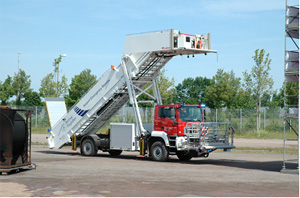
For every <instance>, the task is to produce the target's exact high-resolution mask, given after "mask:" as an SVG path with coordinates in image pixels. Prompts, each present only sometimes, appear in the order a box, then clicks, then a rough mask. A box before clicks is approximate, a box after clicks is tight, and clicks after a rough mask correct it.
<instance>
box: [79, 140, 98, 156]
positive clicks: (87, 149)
mask: <svg viewBox="0 0 300 198" xmlns="http://www.w3.org/2000/svg"><path fill="white" fill-rule="evenodd" d="M97 151H98V149H97V148H96V145H95V143H94V141H93V140H92V139H90V138H87V139H85V140H83V142H82V144H81V145H80V152H81V154H82V155H84V156H94V155H96V154H97Z"/></svg>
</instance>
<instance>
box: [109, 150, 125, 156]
mask: <svg viewBox="0 0 300 198" xmlns="http://www.w3.org/2000/svg"><path fill="white" fill-rule="evenodd" d="M108 153H109V154H110V155H111V156H119V155H121V153H122V150H109V151H108Z"/></svg>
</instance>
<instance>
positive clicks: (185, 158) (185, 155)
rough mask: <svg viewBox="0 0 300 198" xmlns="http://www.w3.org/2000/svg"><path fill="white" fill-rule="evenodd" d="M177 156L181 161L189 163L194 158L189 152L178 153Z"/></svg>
mask: <svg viewBox="0 0 300 198" xmlns="http://www.w3.org/2000/svg"><path fill="white" fill-rule="evenodd" d="M176 155H177V157H178V158H179V160H180V161H189V160H190V159H192V157H193V156H192V155H191V153H190V152H187V151H179V152H177V153H176Z"/></svg>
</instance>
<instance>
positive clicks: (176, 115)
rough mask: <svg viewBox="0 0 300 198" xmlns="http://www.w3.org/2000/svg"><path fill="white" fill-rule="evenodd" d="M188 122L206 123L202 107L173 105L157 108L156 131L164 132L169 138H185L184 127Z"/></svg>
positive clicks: (155, 117) (155, 115)
mask: <svg viewBox="0 0 300 198" xmlns="http://www.w3.org/2000/svg"><path fill="white" fill-rule="evenodd" d="M188 122H189V123H190V122H195V123H203V122H204V111H203V109H202V107H201V105H180V104H174V105H173V104H172V105H158V106H156V107H155V114H154V131H164V132H166V133H167V134H168V135H169V136H185V134H184V127H185V126H186V124H187V123H188Z"/></svg>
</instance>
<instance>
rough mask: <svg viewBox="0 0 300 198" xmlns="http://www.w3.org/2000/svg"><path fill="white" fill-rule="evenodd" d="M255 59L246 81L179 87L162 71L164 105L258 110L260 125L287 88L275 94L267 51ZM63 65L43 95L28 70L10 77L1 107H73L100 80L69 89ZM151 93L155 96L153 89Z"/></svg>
mask: <svg viewBox="0 0 300 198" xmlns="http://www.w3.org/2000/svg"><path fill="white" fill-rule="evenodd" d="M252 58H253V60H254V66H253V67H252V69H251V71H249V72H248V71H247V70H246V71H244V72H243V79H242V78H239V77H236V76H235V73H234V71H233V70H231V71H224V69H218V70H217V72H216V74H215V75H214V76H213V77H212V78H211V79H210V78H207V77H202V76H199V77H195V78H191V77H188V78H185V79H184V80H183V81H182V82H181V83H179V84H178V85H176V86H175V79H174V78H171V79H170V78H169V77H166V76H165V70H162V71H161V73H160V75H159V76H158V79H157V81H158V86H159V89H160V93H161V98H162V101H163V103H164V104H170V103H175V104H176V103H177V104H178V103H179V104H205V105H206V106H207V107H209V108H228V109H252V108H253V109H254V108H255V109H256V110H257V120H258V122H259V120H260V119H259V118H260V108H261V106H268V107H283V95H284V93H283V92H284V87H282V88H281V89H280V90H279V91H277V90H276V91H274V90H273V83H274V81H273V79H272V77H271V76H270V70H271V67H270V64H271V59H270V58H269V54H268V53H266V52H265V50H264V49H257V50H255V52H254V56H253V57H252ZM60 61H61V59H55V60H54V62H53V66H54V71H53V73H49V74H47V75H46V76H45V77H44V78H43V79H42V80H41V85H40V88H39V92H36V91H33V89H32V88H31V80H30V76H29V75H26V73H25V71H24V70H21V69H20V70H19V71H18V72H17V73H15V74H14V76H13V77H11V76H9V75H8V76H7V78H6V79H5V81H4V82H1V81H0V100H1V105H14V106H42V105H44V102H43V101H42V98H45V97H58V96H63V97H64V98H65V101H66V105H67V106H73V105H74V104H75V103H76V102H77V101H78V100H79V99H80V98H81V96H83V95H84V94H85V93H86V91H87V90H88V89H89V88H90V87H92V86H93V85H94V84H95V83H96V82H97V76H96V75H93V74H92V73H91V70H90V69H84V70H83V71H82V72H80V74H78V75H75V76H74V77H73V78H72V80H71V84H70V85H68V84H67V78H66V77H65V75H62V76H61V78H60V79H55V76H58V75H57V72H59V71H58V70H59V69H58V67H57V64H59V62H60ZM298 90H299V89H298V83H287V85H286V92H287V93H286V94H287V95H298V92H299V91H298ZM149 93H150V94H151V90H150V89H149ZM12 98H15V99H14V100H13V99H12ZM147 99H150V98H148V96H147V95H145V94H144V95H141V96H139V98H138V100H147ZM297 100H298V99H297V98H295V99H293V98H292V99H291V98H290V99H289V100H287V101H286V102H287V103H290V104H296V103H297ZM142 105H143V106H147V105H146V104H142ZM148 106H149V105H148ZM257 125H258V126H259V123H257Z"/></svg>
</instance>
